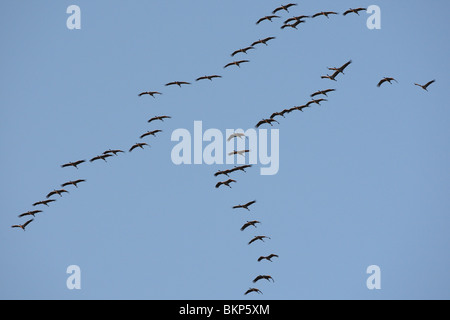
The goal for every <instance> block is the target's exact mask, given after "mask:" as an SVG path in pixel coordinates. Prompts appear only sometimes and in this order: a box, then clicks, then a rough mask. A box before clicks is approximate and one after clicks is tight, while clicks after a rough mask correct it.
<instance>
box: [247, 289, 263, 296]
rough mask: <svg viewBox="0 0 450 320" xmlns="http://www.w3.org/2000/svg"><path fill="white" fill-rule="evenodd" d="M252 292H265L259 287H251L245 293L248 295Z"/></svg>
mask: <svg viewBox="0 0 450 320" xmlns="http://www.w3.org/2000/svg"><path fill="white" fill-rule="evenodd" d="M251 292H257V293H260V294H263V293H262V292H261V290H259V289H257V288H250V289H248V290H247V291H245V293H244V295H247V294H249V293H251Z"/></svg>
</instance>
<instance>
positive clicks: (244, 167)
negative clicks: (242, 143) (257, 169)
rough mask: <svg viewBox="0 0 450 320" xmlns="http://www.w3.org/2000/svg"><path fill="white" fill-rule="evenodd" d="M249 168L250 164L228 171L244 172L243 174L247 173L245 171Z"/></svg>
mask: <svg viewBox="0 0 450 320" xmlns="http://www.w3.org/2000/svg"><path fill="white" fill-rule="evenodd" d="M244 151H245V152H249V151H250V150H244ZM251 167H252V165H251V164H244V165H242V166H238V167H234V168H233V169H230V171H231V172H235V171H244V172H247V171H245V169H247V168H251Z"/></svg>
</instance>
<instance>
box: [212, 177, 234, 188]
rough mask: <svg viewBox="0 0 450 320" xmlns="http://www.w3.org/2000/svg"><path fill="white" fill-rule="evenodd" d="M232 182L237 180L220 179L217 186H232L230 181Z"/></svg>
mask: <svg viewBox="0 0 450 320" xmlns="http://www.w3.org/2000/svg"><path fill="white" fill-rule="evenodd" d="M231 182H236V180H233V179H228V180H226V181H220V182H218V183H217V184H216V188H219V187H220V186H221V185H225V186H227V187H229V188H231V186H230V183H231Z"/></svg>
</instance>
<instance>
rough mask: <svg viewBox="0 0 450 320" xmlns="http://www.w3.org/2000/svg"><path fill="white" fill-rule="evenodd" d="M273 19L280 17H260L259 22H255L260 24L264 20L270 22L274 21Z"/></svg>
mask: <svg viewBox="0 0 450 320" xmlns="http://www.w3.org/2000/svg"><path fill="white" fill-rule="evenodd" d="M275 18H281V17H280V16H275V15H272V16H265V17H262V18H261V19H259V20H258V21H257V22H256V24H260V23H261V22H263V21H265V20H268V21H270V22H272V19H275Z"/></svg>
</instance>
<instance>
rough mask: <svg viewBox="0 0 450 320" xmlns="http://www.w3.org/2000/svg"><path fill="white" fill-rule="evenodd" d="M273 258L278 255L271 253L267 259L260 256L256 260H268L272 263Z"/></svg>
mask: <svg viewBox="0 0 450 320" xmlns="http://www.w3.org/2000/svg"><path fill="white" fill-rule="evenodd" d="M274 257H275V258H278V255H276V254H273V253H271V254H269V255H268V256H267V257H264V256H261V257H259V258H258V262H259V261H262V260H268V261H270V262H272V258H274Z"/></svg>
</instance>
